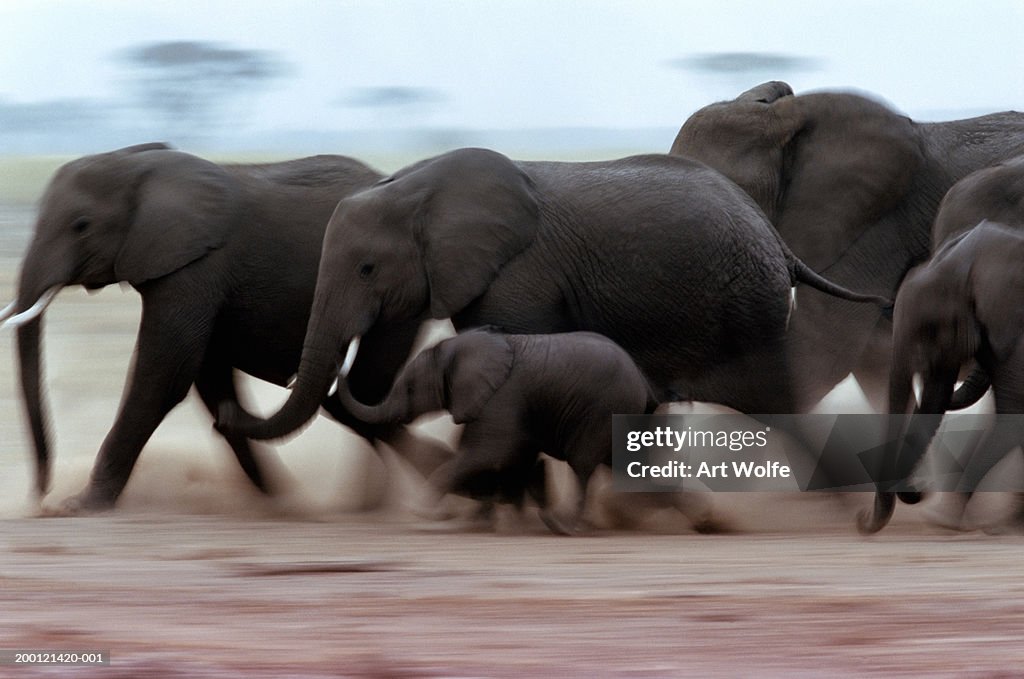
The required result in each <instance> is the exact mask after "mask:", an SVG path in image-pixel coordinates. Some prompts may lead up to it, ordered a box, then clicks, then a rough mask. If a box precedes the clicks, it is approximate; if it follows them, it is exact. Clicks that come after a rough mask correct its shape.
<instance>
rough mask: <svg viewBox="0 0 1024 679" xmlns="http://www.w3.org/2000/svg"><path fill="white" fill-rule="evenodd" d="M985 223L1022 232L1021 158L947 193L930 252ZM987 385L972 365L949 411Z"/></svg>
mask: <svg viewBox="0 0 1024 679" xmlns="http://www.w3.org/2000/svg"><path fill="white" fill-rule="evenodd" d="M984 220H988V221H992V222H997V223H999V224H1002V225H1003V226H1009V227H1012V228H1016V229H1020V230H1021V231H1024V156H1018V157H1016V158H1011V159H1010V160H1008V161H1006V162H1004V163H999V164H998V165H993V166H992V167H987V168H985V169H983V170H978V171H977V172H974V173H972V174H969V175H967V176H966V177H964V178H963V179H961V180H960V181H959V182H957V183H956V184H955V185H954V186H953V188H951V189H950V190H949V192H947V193H946V196H945V197H944V198H943V199H942V204H941V205H940V206H939V215H938V216H937V217H936V218H935V225H934V226H933V227H932V252H938V250H939V248H940V247H941V246H942V244H943V243H945V242H946V241H947V240H949V239H950V238H951V237H953V236H955V235H957V234H960V233H963V232H964V231H967V230H968V229H971V228H973V227H974V226H975V225H977V224H979V223H980V222H982V221H984ZM989 386H991V383H990V381H989V379H988V375H986V374H985V371H984V370H982V369H980V368H979V367H978V366H977V365H975V367H974V369H972V370H971V372H970V374H968V375H967V378H966V379H965V380H964V383H963V384H962V385H961V386H960V387H958V388H957V390H956V393H955V394H954V395H953V402H952V403H950V410H959V409H961V408H966V407H968V406H971V405H974V404H975V403H976V402H977V401H978V400H980V399H981V397H982V396H984V395H985V393H986V392H987V391H988V388H989Z"/></svg>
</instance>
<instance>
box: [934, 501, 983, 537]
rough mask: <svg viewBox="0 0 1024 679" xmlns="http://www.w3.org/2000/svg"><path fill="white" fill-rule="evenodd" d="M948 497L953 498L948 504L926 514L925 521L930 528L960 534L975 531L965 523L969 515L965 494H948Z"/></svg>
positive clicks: (943, 504)
mask: <svg viewBox="0 0 1024 679" xmlns="http://www.w3.org/2000/svg"><path fill="white" fill-rule="evenodd" d="M948 495H950V496H952V497H951V499H950V500H949V501H948V502H946V503H942V505H940V506H939V507H937V508H933V509H931V510H929V511H927V512H925V514H924V518H925V521H927V522H928V525H930V526H935V527H938V528H944V529H946V530H951V531H956V532H958V533H965V532H969V531H971V530H973V528H971V527H969V526H967V525H966V523H965V522H964V516H965V515H966V513H967V501H968V496H967V495H964V494H963V493H948Z"/></svg>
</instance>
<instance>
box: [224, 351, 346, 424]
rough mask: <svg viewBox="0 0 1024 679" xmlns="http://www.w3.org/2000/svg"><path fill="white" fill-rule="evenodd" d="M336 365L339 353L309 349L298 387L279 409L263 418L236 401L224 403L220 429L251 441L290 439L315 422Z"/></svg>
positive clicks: (302, 365)
mask: <svg viewBox="0 0 1024 679" xmlns="http://www.w3.org/2000/svg"><path fill="white" fill-rule="evenodd" d="M337 365H338V364H337V351H332V350H321V349H319V348H317V347H310V346H306V347H305V348H303V351H302V360H301V361H300V363H299V371H298V373H297V375H296V378H295V386H294V388H293V389H292V390H291V392H290V393H289V395H288V400H287V401H285V403H284V405H283V406H281V409H280V410H278V411H277V412H276V413H275V414H274V415H272V416H270V417H269V418H267V419H262V418H259V417H256V416H255V415H252V414H250V413H248V412H246V411H244V410H242V409H241V408H240V407H239V406H238V404H237V403H235V402H225V403H222V404H221V406H220V411H219V413H218V417H217V426H218V428H220V429H223V430H226V431H228V432H232V433H238V434H242V435H244V436H246V437H248V438H252V439H277V438H282V437H284V436H287V435H288V434H290V433H292V432H293V431H296V430H297V429H299V428H301V427H302V426H303V425H305V424H306V423H308V422H309V421H310V420H311V419H313V416H314V415H315V414H316V412H317V410H318V409H319V408H320V404H321V402H322V401H323V399H324V397H325V396H326V395H327V390H328V389H329V388H330V385H331V382H332V381H333V380H334V378H335V377H336V375H337Z"/></svg>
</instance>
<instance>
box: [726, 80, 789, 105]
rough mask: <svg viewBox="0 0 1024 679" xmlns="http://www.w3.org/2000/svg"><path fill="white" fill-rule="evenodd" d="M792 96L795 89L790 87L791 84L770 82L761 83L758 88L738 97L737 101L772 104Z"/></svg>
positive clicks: (776, 81)
mask: <svg viewBox="0 0 1024 679" xmlns="http://www.w3.org/2000/svg"><path fill="white" fill-rule="evenodd" d="M792 95H793V88H792V87H790V86H789V83H787V82H783V81H781V80H769V81H768V82H766V83H761V84H760V85H758V86H756V87H751V88H750V89H749V90H747V91H746V92H744V93H743V94H741V95H740V96H738V97H736V101H749V102H754V103H759V104H771V103H774V102H775V101H777V100H778V99H781V98H782V97H789V96H792Z"/></svg>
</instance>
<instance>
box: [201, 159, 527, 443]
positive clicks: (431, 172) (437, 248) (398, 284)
mask: <svg viewBox="0 0 1024 679" xmlns="http://www.w3.org/2000/svg"><path fill="white" fill-rule="evenodd" d="M538 219H539V205H538V201H537V198H536V196H535V192H534V187H533V184H532V182H531V180H530V178H529V177H528V176H527V175H526V174H525V173H524V172H523V171H522V170H521V169H520V168H519V167H518V166H517V165H516V164H514V163H513V162H512V161H511V160H509V159H508V158H506V157H505V156H503V155H501V154H498V153H494V152H492V151H486V150H483V149H462V150H459V151H453V152H451V153H448V154H445V155H442V156H439V157H437V158H433V159H429V160H425V161H421V162H419V163H416V164H415V165H412V166H410V167H408V168H405V169H403V170H400V171H399V172H397V173H395V174H394V175H393V176H391V177H388V178H386V179H384V180H382V181H381V182H380V183H379V184H377V185H376V186H374V187H372V188H370V189H367V190H366V191H363V192H362V193H359V194H356V195H354V196H351V197H349V198H346V199H344V200H342V201H341V202H340V203H339V204H338V207H337V209H336V210H335V212H334V215H333V216H332V217H331V221H330V223H329V224H328V227H327V234H326V236H325V239H324V247H323V252H322V254H321V259H320V271H319V274H318V277H317V286H316V293H315V295H314V299H313V307H312V312H311V315H310V319H309V325H308V326H307V329H306V339H305V343H304V345H303V352H302V358H301V361H300V364H299V370H298V375H297V379H296V382H295V386H294V389H293V390H292V392H291V394H290V396H289V398H288V400H287V401H286V402H285V404H284V406H282V408H281V409H280V410H279V411H278V412H277V413H276V414H274V415H273V416H271V417H270V418H269V419H268V420H266V421H262V420H259V419H256V418H252V417H249V416H247V415H246V414H245V413H243V412H238V411H237V410H233V409H231V408H230V407H229V408H228V409H227V410H226V411H225V410H224V409H222V411H221V417H219V418H218V421H219V426H221V427H222V428H225V429H228V430H234V431H237V432H239V433H244V434H245V435H247V436H250V437H252V438H258V439H268V438H278V437H281V436H284V435H286V434H288V433H290V432H292V431H294V430H296V429H297V428H299V427H300V426H302V425H303V424H304V423H305V422H307V421H308V420H309V419H310V418H312V416H313V415H314V414H315V413H316V410H317V408H318V406H319V404H320V402H321V400H322V399H323V398H324V396H325V395H326V394H327V392H328V389H329V386H330V384H331V381H332V379H333V378H334V376H335V374H336V373H337V366H338V363H339V359H340V358H341V352H342V351H343V350H344V349H345V347H346V346H347V345H348V344H349V342H350V341H352V340H353V339H355V338H358V337H361V336H363V335H365V334H366V333H367V332H368V331H369V330H370V329H371V328H374V327H386V326H387V324H388V323H389V322H397V321H404V320H412V319H415V318H424V319H425V318H426V317H428V316H431V317H433V318H437V319H443V318H450V317H452V316H455V315H457V314H458V313H459V311H461V310H462V309H464V308H465V307H466V306H468V305H469V304H470V303H471V302H473V301H474V300H475V299H476V298H478V297H480V296H481V295H482V294H484V292H486V291H487V289H488V287H489V285H490V284H491V282H492V281H493V280H494V279H495V278H496V276H497V275H498V272H499V270H500V269H501V268H502V267H503V266H504V265H505V264H506V263H507V262H508V261H509V260H511V259H512V258H513V257H515V256H516V255H518V254H519V253H520V252H522V251H523V250H525V249H526V248H527V247H529V246H530V245H531V243H532V242H533V239H534V235H535V233H536V231H537V228H538Z"/></svg>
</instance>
